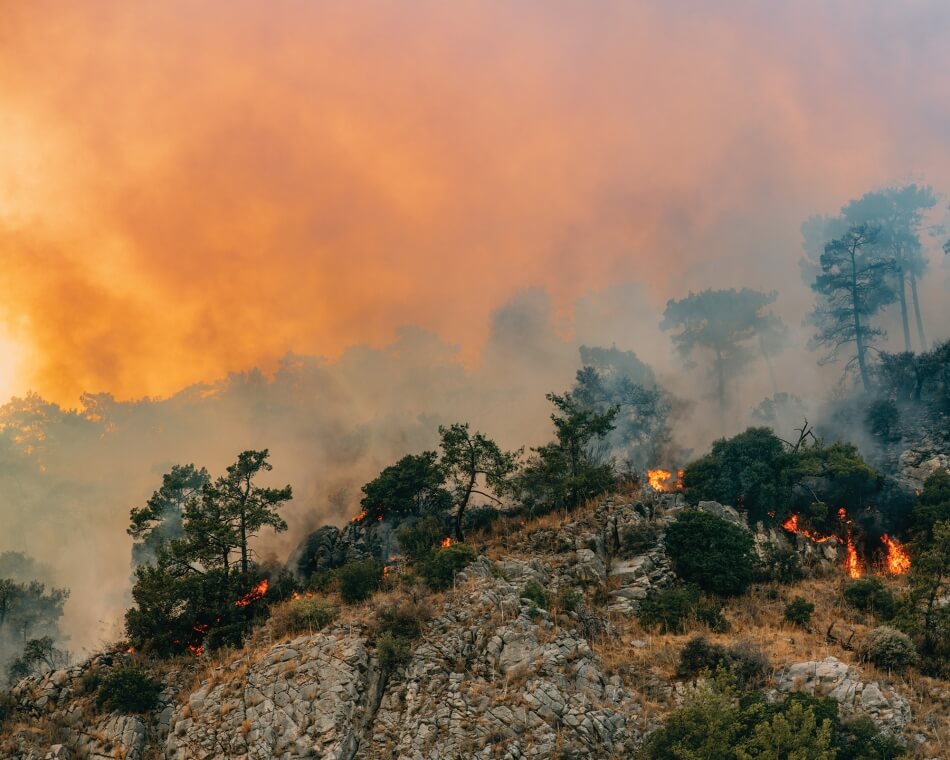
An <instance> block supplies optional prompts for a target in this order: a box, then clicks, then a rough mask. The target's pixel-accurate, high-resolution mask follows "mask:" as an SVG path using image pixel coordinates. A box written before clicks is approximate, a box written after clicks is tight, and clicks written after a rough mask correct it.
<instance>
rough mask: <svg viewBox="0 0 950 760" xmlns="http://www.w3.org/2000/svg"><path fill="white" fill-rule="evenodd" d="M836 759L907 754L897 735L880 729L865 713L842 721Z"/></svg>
mask: <svg viewBox="0 0 950 760" xmlns="http://www.w3.org/2000/svg"><path fill="white" fill-rule="evenodd" d="M838 741H839V750H838V757H837V758H836V760H897V758H901V757H904V756H905V755H906V754H907V748H906V747H903V746H901V744H900V740H899V739H898V737H896V736H893V735H892V734H889V733H887V732H886V731H881V730H879V729H878V728H877V726H875V725H874V721H873V720H871V719H870V718H869V717H868V716H867V715H861V716H858V717H855V718H852V719H851V720H849V721H847V722H843V723H842V724H841V727H840V729H839V734H838Z"/></svg>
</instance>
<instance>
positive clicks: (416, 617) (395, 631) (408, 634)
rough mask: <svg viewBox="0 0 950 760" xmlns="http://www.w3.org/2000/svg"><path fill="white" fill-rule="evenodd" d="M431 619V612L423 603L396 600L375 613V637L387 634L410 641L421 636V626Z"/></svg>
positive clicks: (407, 599)
mask: <svg viewBox="0 0 950 760" xmlns="http://www.w3.org/2000/svg"><path fill="white" fill-rule="evenodd" d="M431 617H432V610H431V609H430V608H429V606H428V605H427V604H426V603H425V602H424V601H416V600H414V599H409V598H406V597H404V598H401V599H397V600H395V601H393V602H390V603H389V604H386V605H384V606H382V607H380V608H379V609H378V610H377V611H376V620H375V623H374V624H375V630H376V636H377V637H379V636H382V635H383V634H384V633H388V634H390V635H391V636H393V637H395V638H397V639H403V640H405V641H411V640H412V639H416V638H418V637H419V636H420V635H422V628H423V626H424V625H425V624H426V623H427V622H429V620H430V619H431Z"/></svg>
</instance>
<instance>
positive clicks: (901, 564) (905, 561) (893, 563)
mask: <svg viewBox="0 0 950 760" xmlns="http://www.w3.org/2000/svg"><path fill="white" fill-rule="evenodd" d="M881 542H882V543H883V544H884V546H885V547H886V548H887V556H886V557H885V559H884V569H885V570H886V571H887V572H888V573H890V574H891V575H904V574H905V573H909V572H910V555H909V554H908V553H907V550H906V549H905V548H904V546H903V544H901V542H900V541H898V540H897V539H896V538H891V537H890V536H888V535H887V533H885V534H884V535H883V536H881Z"/></svg>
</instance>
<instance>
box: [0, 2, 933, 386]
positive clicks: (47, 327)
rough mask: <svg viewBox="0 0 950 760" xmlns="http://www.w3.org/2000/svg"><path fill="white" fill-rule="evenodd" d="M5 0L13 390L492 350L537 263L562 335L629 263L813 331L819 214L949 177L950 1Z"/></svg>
mask: <svg viewBox="0 0 950 760" xmlns="http://www.w3.org/2000/svg"><path fill="white" fill-rule="evenodd" d="M0 10H2V13H0V18H2V21H0V135H2V139H0V283H2V289H0V396H3V397H6V396H8V395H9V394H10V393H12V392H18V393H22V392H23V391H25V390H26V389H28V388H33V389H36V390H38V391H39V392H40V393H42V394H43V395H45V396H46V397H49V398H53V399H55V400H58V401H64V402H67V403H69V404H74V403H75V402H76V399H77V398H78V395H79V393H80V392H81V391H83V390H97V391H98V390H104V391H110V392H113V393H115V394H116V395H117V396H118V397H120V398H129V397H138V396H142V395H145V394H150V395H156V394H157V395H167V394H170V393H172V392H174V391H176V390H178V389H180V388H182V387H184V386H185V385H187V384H190V383H193V382H197V381H201V380H211V379H214V378H217V377H221V376H223V375H224V374H225V373H226V372H227V371H229V370H235V369H245V368H250V367H253V366H262V367H264V368H265V369H269V368H273V367H274V364H275V361H276V359H277V358H278V357H279V356H281V355H283V354H284V353H285V352H287V351H291V350H292V351H296V352H300V353H308V354H319V355H326V356H329V357H335V356H337V355H339V353H340V352H341V351H342V350H343V349H344V348H345V347H346V346H349V345H354V344H360V343H368V344H370V345H374V346H380V345H384V344H387V343H389V342H391V341H392V340H393V339H394V336H395V331H396V329H397V328H398V327H399V326H401V325H406V324H413V325H418V326H422V327H425V328H428V329H431V330H433V331H435V332H436V333H437V334H438V335H439V336H440V337H441V338H442V339H443V340H444V341H446V342H448V343H450V344H456V345H459V346H460V347H461V351H460V356H461V357H462V358H463V359H464V360H465V361H467V362H469V363H472V362H475V361H477V358H478V356H479V352H480V350H481V347H482V346H483V344H484V341H485V340H486V337H487V335H488V332H489V329H490V314H491V313H492V312H493V311H494V310H495V309H497V308H498V307H499V306H501V305H502V304H504V303H507V302H508V301H509V300H510V299H511V298H512V297H514V296H516V294H518V293H520V292H522V291H524V290H525V289H527V288H533V287H540V288H543V289H545V290H546V291H547V292H548V293H549V294H550V296H551V298H552V300H553V304H554V311H555V315H556V316H557V318H558V319H560V320H561V324H562V325H563V330H564V331H565V332H567V333H570V331H571V330H573V329H574V327H575V325H574V323H573V321H572V319H573V318H572V309H573V304H574V303H575V301H576V300H577V299H578V298H581V299H582V298H584V297H585V295H586V294H588V293H589V292H590V291H592V290H600V289H604V288H607V287H609V286H611V285H612V284H614V283H618V282H625V281H639V282H642V283H644V284H645V286H646V287H645V288H644V289H643V290H642V292H643V293H644V294H645V295H644V296H643V298H644V302H645V303H647V305H649V307H650V310H652V311H655V312H656V320H658V318H659V311H661V310H662V306H663V303H664V302H665V299H666V298H668V297H670V296H675V295H680V294H683V293H684V292H685V291H686V290H687V289H688V288H690V287H693V288H701V287H706V286H731V285H737V286H743V285H748V286H753V287H760V288H765V289H771V288H778V289H779V290H780V291H781V298H780V301H779V309H780V310H782V312H783V314H785V315H786V318H787V319H788V320H789V322H790V323H791V324H792V326H793V327H794V328H795V329H798V327H797V326H798V325H799V324H800V320H801V317H802V316H803V314H804V311H805V310H806V309H807V307H808V305H809V296H808V293H807V290H806V289H805V287H804V286H803V285H802V283H801V282H800V279H799V276H798V268H797V263H796V262H797V258H798V256H799V252H800V251H799V249H800V235H799V225H800V224H801V222H802V220H803V219H804V218H805V217H807V216H808V215H810V214H812V213H816V212H825V213H831V212H834V211H835V209H837V208H838V207H839V206H840V205H841V204H842V203H844V202H845V201H846V200H848V199H849V198H851V197H854V196H857V195H860V194H862V193H863V192H865V191H866V190H868V189H871V188H873V187H876V186H881V185H884V184H890V183H895V182H903V181H923V182H926V183H929V184H932V185H934V186H935V187H936V188H937V189H938V190H941V191H947V190H950V150H948V135H950V77H948V76H947V72H948V71H950V44H948V39H950V3H947V2H946V1H945V0H933V1H932V2H926V1H923V0H921V1H914V2H894V1H893V0H879V1H877V2H873V1H869V0H861V1H857V0H855V1H854V2H828V1H827V0H822V1H821V2H807V1H803V0H795V2H787V3H778V2H761V1H759V0H756V1H753V0H749V2H741V1H733V2H714V3H713V2H686V1H684V2H668V1H667V2H608V1H607V0H601V1H600V2H597V3H579V2H552V1H551V0H544V1H543V2H487V1H486V0H478V2H462V1H460V0H453V2H451V3H445V2H404V1H402V2H371V3H364V2H354V1H353V0H349V1H348V2H345V3H329V2H327V3H324V2H313V1H312V0H308V1H307V2H273V1H270V2H235V0H229V1H228V2H207V1H205V2H197V1H195V2H174V1H172V0H161V2H158V1H156V2H134V3H123V2H111V3H100V2H95V1H94V0H84V2H81V3H77V2H71V1H64V2H54V1H52V0H33V2H29V3H21V2H15V0H0ZM942 258H943V257H942V254H939V255H938V254H937V253H936V249H935V252H934V253H933V261H934V266H935V267H936V268H937V269H938V270H940V267H941V266H944V262H943V261H942ZM946 279H947V278H946V269H943V270H942V271H938V274H937V276H935V277H931V278H930V280H929V281H928V283H926V284H925V291H926V292H925V298H926V299H928V300H929V302H930V303H933V304H937V305H936V306H934V307H933V308H934V309H938V310H939V309H944V311H937V312H933V311H932V312H931V315H930V316H931V319H932V320H933V321H939V318H941V317H942V316H943V317H948V318H950V315H948V313H947V312H946V310H945V307H942V306H940V305H939V304H940V303H941V302H942V301H945V300H946V299H945V297H944V296H945V294H946V291H945V288H946ZM640 327H641V326H640V325H636V324H631V325H629V335H626V336H624V337H625V340H624V341H623V342H624V343H626V345H624V347H625V348H634V349H637V348H638V330H639V329H640ZM642 327H643V328H644V330H646V329H647V325H646V323H645V322H644V324H643V325H642ZM648 327H649V329H650V330H655V322H654V323H653V324H650V325H649V326H648Z"/></svg>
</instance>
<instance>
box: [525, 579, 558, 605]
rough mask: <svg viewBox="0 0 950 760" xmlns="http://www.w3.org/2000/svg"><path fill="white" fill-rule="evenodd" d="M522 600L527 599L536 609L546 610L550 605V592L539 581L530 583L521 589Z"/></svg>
mask: <svg viewBox="0 0 950 760" xmlns="http://www.w3.org/2000/svg"><path fill="white" fill-rule="evenodd" d="M521 598H522V599H527V600H528V601H529V602H531V604H533V605H534V606H535V607H537V608H539V609H542V610H546V609H547V608H548V605H549V604H550V601H551V600H550V597H549V596H548V592H547V591H545V590H544V588H543V587H542V586H541V584H540V583H538V582H537V581H528V582H527V583H526V584H525V585H524V588H523V589H521Z"/></svg>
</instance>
